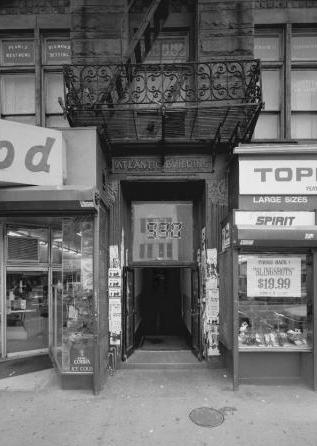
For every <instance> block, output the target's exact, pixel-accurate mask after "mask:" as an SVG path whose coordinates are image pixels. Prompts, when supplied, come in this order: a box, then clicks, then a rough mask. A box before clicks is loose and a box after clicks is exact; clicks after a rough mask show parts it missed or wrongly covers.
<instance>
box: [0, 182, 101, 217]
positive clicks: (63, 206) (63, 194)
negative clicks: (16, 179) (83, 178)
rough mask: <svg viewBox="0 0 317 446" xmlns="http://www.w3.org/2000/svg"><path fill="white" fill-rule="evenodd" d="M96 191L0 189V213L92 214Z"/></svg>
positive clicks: (80, 188) (55, 187)
mask: <svg viewBox="0 0 317 446" xmlns="http://www.w3.org/2000/svg"><path fill="white" fill-rule="evenodd" d="M95 197H96V189H95V188H89V187H87V186H46V187H45V186H28V187H10V188H3V189H1V188H0V213H1V214H5V213H15V212H21V211H27V212H37V213H38V212H41V213H45V212H62V211H80V212H92V211H94V210H95V208H96V202H95V200H96V199H95Z"/></svg>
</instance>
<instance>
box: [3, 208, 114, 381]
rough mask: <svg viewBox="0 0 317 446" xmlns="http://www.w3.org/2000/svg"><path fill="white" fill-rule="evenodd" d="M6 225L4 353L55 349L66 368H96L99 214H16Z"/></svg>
mask: <svg viewBox="0 0 317 446" xmlns="http://www.w3.org/2000/svg"><path fill="white" fill-rule="evenodd" d="M41 221H44V222H45V223H42V224H41ZM0 228H1V230H2V231H3V234H2V236H3V237H2V238H1V237H0V238H1V242H0V243H4V245H3V246H4V250H1V253H2V255H3V253H4V256H3V258H1V263H2V265H3V268H2V265H1V268H0V272H1V274H0V276H1V291H2V305H1V308H2V310H3V311H2V318H1V322H2V330H1V334H2V340H3V342H2V343H1V346H2V347H3V348H2V352H1V353H2V356H7V355H9V356H11V357H13V356H16V355H17V354H19V355H20V354H26V353H27V354H30V352H32V353H34V352H35V351H37V352H39V351H49V352H50V353H51V355H52V357H53V358H54V360H55V362H56V364H57V365H58V368H59V369H60V370H61V371H63V372H66V373H67V372H71V373H93V339H94V333H93V330H94V320H95V311H94V293H93V288H94V284H93V254H94V253H93V250H94V217H93V216H80V217H79V216H77V217H76V216H73V217H59V218H58V217H55V218H54V217H52V218H42V219H41V218H38V219H37V218H33V219H32V218H25V219H23V218H16V219H15V222H14V223H11V222H9V221H4V222H3V223H2V224H1V225H0ZM105 253H106V251H105ZM104 255H106V254H104Z"/></svg>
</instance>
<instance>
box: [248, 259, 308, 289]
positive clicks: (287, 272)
mask: <svg viewBox="0 0 317 446" xmlns="http://www.w3.org/2000/svg"><path fill="white" fill-rule="evenodd" d="M247 295H248V297H263V296H264V297H301V258H300V257H290V256H261V255H259V256H250V257H248V259H247Z"/></svg>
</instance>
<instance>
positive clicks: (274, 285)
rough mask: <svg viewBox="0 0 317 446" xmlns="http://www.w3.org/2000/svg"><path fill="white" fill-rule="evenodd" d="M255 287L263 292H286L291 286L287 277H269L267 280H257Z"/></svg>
mask: <svg viewBox="0 0 317 446" xmlns="http://www.w3.org/2000/svg"><path fill="white" fill-rule="evenodd" d="M257 286H258V288H260V289H263V290H274V289H279V290H281V289H285V290H288V289H289V288H290V286H291V279H289V278H288V277H285V278H284V277H278V278H275V277H270V278H268V279H258V283H257Z"/></svg>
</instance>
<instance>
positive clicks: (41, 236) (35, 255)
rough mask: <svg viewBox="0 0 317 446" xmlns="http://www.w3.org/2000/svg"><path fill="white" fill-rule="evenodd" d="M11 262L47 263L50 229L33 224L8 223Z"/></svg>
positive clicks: (9, 257)
mask: <svg viewBox="0 0 317 446" xmlns="http://www.w3.org/2000/svg"><path fill="white" fill-rule="evenodd" d="M7 244H8V262H9V263H17V262H18V263H21V262H26V263H27V264H30V263H47V262H48V229H47V228H38V227H31V226H19V225H8V227H7Z"/></svg>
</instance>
